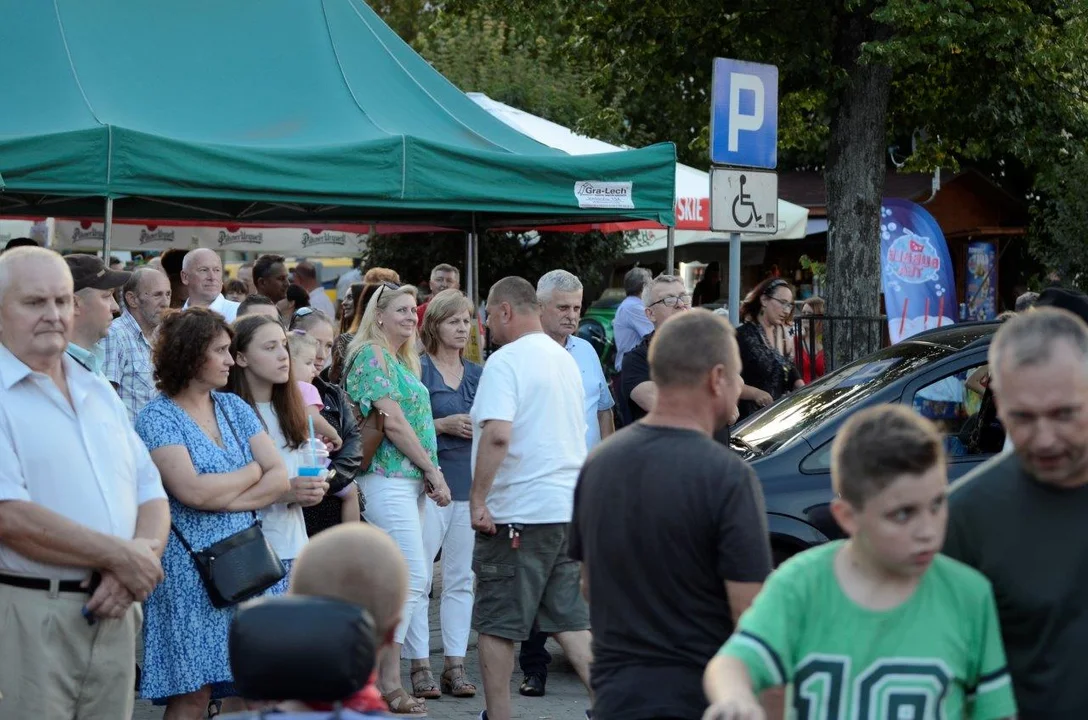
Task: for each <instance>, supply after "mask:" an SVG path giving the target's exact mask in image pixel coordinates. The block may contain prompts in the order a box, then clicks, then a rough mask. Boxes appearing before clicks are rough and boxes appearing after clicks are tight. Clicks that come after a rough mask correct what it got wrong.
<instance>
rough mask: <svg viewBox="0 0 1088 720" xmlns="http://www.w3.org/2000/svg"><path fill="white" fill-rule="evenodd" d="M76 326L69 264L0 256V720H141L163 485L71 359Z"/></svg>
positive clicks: (115, 411)
mask: <svg viewBox="0 0 1088 720" xmlns="http://www.w3.org/2000/svg"><path fill="white" fill-rule="evenodd" d="M72 314H73V283H72V275H71V273H70V272H69V270H68V266H67V265H66V264H65V262H64V260H62V259H61V257H60V255H58V254H56V253H54V252H52V251H51V250H45V249H42V248H20V249H18V250H13V251H11V252H7V253H4V255H3V256H2V257H0V618H3V627H2V630H0V695H2V700H0V720H24V719H26V718H80V719H81V720H83V719H90V720H99V719H101V720H116V719H117V718H125V717H131V716H132V709H133V692H132V688H133V685H134V681H135V677H134V675H135V655H136V634H137V633H138V632H139V631H140V622H141V615H140V606H139V603H140V602H142V601H143V600H144V599H145V598H146V597H147V596H148V594H149V593H150V592H151V591H152V590H153V589H154V588H155V586H156V585H158V584H159V582H161V581H162V578H163V571H162V565H161V564H160V561H159V556H160V554H161V552H162V550H163V547H164V544H165V542H166V536H167V533H168V532H169V530H170V511H169V507H168V505H167V501H166V495H165V493H164V492H163V487H162V482H161V480H160V478H159V473H158V471H157V470H156V468H155V465H154V464H153V463H152V461H151V458H150V456H149V454H148V452H147V449H146V448H145V447H144V445H143V443H142V442H141V441H140V438H139V437H138V436H137V435H136V433H135V431H134V430H133V429H132V427H131V426H130V425H129V422H128V417H127V415H126V413H125V408H124V405H123V404H122V403H121V400H120V398H118V397H117V394H116V393H115V392H114V391H113V388H111V387H110V385H109V383H107V382H106V380H105V379H103V378H102V377H100V376H98V375H95V374H94V373H92V372H90V371H88V370H87V369H85V368H83V367H82V366H80V365H79V364H78V363H76V362H75V361H74V360H72V359H71V358H70V357H68V356H67V355H66V354H65V348H66V347H67V344H68V334H69V333H70V331H71V326H72Z"/></svg>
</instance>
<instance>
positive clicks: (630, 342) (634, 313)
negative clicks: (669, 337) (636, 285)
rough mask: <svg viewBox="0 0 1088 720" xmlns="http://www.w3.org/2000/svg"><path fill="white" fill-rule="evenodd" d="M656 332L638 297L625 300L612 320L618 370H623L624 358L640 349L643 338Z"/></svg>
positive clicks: (634, 296) (633, 296) (632, 296)
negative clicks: (637, 348) (639, 345)
mask: <svg viewBox="0 0 1088 720" xmlns="http://www.w3.org/2000/svg"><path fill="white" fill-rule="evenodd" d="M653 331H654V324H653V323H652V322H650V318H648V317H646V308H645V307H643V305H642V300H641V299H639V297H638V296H637V295H631V296H629V297H626V298H624V299H623V302H621V303H620V306H619V307H618V308H616V317H615V318H613V320H612V337H613V338H614V341H615V343H616V370H617V371H619V370H622V369H623V356H624V355H626V354H627V353H629V352H631V351H632V350H634V349H635V348H636V347H638V344H639V343H640V342H642V338H644V337H646V336H647V335H649V334H650V333H652V332H653Z"/></svg>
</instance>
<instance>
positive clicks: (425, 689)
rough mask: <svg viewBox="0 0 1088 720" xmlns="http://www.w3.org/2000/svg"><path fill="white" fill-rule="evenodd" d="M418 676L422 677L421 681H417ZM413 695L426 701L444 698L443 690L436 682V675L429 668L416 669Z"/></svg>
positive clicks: (413, 679) (413, 672)
mask: <svg viewBox="0 0 1088 720" xmlns="http://www.w3.org/2000/svg"><path fill="white" fill-rule="evenodd" d="M416 676H420V678H421V679H420V680H416ZM412 695H414V696H416V697H417V698H424V699H426V700H437V699H438V698H440V697H442V690H440V689H439V687H438V683H436V682H435V681H434V675H432V674H431V669H430V668H429V667H421V668H416V669H415V670H413V671H412Z"/></svg>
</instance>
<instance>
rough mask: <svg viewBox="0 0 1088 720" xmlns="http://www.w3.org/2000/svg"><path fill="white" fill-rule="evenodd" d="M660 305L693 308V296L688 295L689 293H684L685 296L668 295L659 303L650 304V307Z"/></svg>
mask: <svg viewBox="0 0 1088 720" xmlns="http://www.w3.org/2000/svg"><path fill="white" fill-rule="evenodd" d="M658 304H661V305H664V306H665V307H671V308H674V307H677V306H678V305H683V306H685V307H691V295H688V294H687V293H684V294H683V295H666V296H665V297H663V298H661V299H660V300H658V301H657V302H653V303H650V307H653V306H654V305H658Z"/></svg>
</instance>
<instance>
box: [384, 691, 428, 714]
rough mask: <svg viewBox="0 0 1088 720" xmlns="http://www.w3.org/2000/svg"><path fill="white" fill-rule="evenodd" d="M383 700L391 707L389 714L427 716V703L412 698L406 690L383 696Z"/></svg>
mask: <svg viewBox="0 0 1088 720" xmlns="http://www.w3.org/2000/svg"><path fill="white" fill-rule="evenodd" d="M382 700H384V701H385V704H386V705H388V706H389V712H391V713H393V714H394V715H426V714H427V703H425V702H422V701H420V700H417V699H416V698H414V697H412V696H411V695H409V694H408V693H407V692H405V690H404V688H397V689H396V690H394V691H393V692H391V693H387V694H385V695H382Z"/></svg>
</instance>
